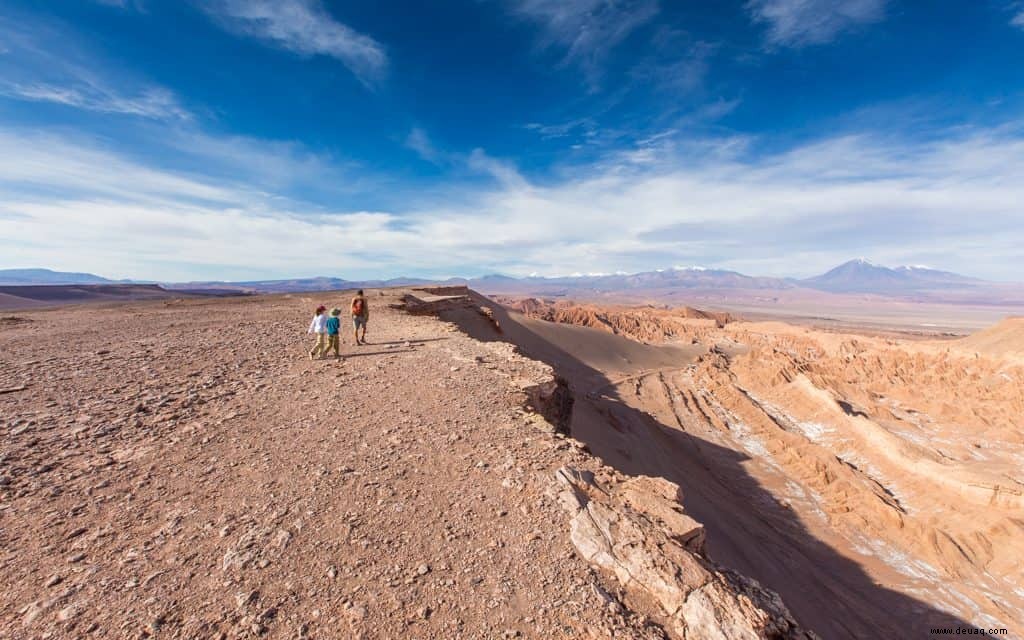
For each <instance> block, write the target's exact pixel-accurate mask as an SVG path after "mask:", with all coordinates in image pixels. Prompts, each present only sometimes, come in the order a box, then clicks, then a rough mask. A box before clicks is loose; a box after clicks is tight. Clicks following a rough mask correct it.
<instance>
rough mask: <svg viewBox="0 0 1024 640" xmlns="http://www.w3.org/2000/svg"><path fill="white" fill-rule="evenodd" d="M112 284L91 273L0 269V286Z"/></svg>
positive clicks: (110, 281)
mask: <svg viewBox="0 0 1024 640" xmlns="http://www.w3.org/2000/svg"><path fill="white" fill-rule="evenodd" d="M112 282H114V281H113V280H108V279H107V278H102V277H100V276H97V275H93V274H91V273H72V272H68V271H51V270H50V269H0V285H7V286H14V285H48V284H109V283H112Z"/></svg>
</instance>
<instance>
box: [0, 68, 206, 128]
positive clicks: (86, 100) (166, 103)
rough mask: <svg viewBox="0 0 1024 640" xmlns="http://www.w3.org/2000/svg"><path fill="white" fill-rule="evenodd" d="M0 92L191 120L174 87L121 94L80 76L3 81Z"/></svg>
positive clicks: (82, 106) (92, 108)
mask: <svg viewBox="0 0 1024 640" xmlns="http://www.w3.org/2000/svg"><path fill="white" fill-rule="evenodd" d="M0 94H2V95H6V96H8V97H12V98H18V99H21V100H29V101H32V102H53V103H56V104H63V105H67V106H69V107H75V108H77V109H86V110H89V111H99V112H103V113H120V114H125V115H133V116H140V117H144V118H153V119H158V120H171V119H179V120H188V119H189V118H191V117H192V114H191V113H189V111H188V110H186V109H185V108H184V107H182V106H181V104H180V103H179V102H178V99H177V97H176V96H175V95H174V93H172V92H171V91H168V90H167V89H163V88H159V87H151V88H148V89H144V90H142V92H141V93H139V94H138V95H133V96H127V95H120V94H118V93H117V92H116V91H115V90H113V89H112V88H110V87H105V86H102V85H98V84H95V83H94V82H89V81H83V79H81V78H80V79H79V80H78V81H77V82H74V81H73V83H72V84H70V85H68V86H60V85H52V84H46V83H33V84H8V85H6V86H2V85H0Z"/></svg>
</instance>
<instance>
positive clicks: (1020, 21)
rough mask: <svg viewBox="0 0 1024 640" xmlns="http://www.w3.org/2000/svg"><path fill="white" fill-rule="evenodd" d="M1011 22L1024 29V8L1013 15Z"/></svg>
mask: <svg viewBox="0 0 1024 640" xmlns="http://www.w3.org/2000/svg"><path fill="white" fill-rule="evenodd" d="M1010 24H1012V25H1013V26H1015V27H1019V28H1021V29H1024V9H1021V10H1020V12H1019V13H1017V15H1015V16H1013V18H1011V19H1010Z"/></svg>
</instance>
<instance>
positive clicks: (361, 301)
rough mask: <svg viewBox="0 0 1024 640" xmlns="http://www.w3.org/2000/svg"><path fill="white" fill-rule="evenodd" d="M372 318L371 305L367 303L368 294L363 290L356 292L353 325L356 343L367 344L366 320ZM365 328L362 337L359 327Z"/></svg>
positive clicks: (353, 306)
mask: <svg viewBox="0 0 1024 640" xmlns="http://www.w3.org/2000/svg"><path fill="white" fill-rule="evenodd" d="M369 319H370V306H369V305H368V304H366V296H364V295H363V290H362V289H360V290H359V291H358V292H356V296H355V297H354V298H352V327H353V329H354V330H355V336H356V345H360V344H366V321H367V320H369ZM360 327H361V328H362V329H363V336H362V338H360V337H359V329H360Z"/></svg>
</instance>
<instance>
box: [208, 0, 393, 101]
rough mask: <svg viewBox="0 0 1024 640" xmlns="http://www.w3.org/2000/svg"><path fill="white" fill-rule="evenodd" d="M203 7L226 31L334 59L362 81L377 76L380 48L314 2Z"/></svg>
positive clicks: (241, 0) (381, 67) (220, 1)
mask: <svg viewBox="0 0 1024 640" xmlns="http://www.w3.org/2000/svg"><path fill="white" fill-rule="evenodd" d="M204 7H205V8H206V10H207V12H208V13H209V14H210V15H212V16H213V17H214V18H216V20H217V22H219V23H220V24H221V25H223V26H224V27H226V28H227V29H228V30H230V31H233V32H235V33H239V34H242V35H247V36H252V37H255V38H259V39H261V40H265V41H267V42H270V43H273V44H274V45H276V46H278V47H281V48H282V49H287V50H289V51H292V52H294V53H297V54H299V55H303V56H314V55H325V56H330V57H333V58H336V59H338V60H340V61H341V62H342V64H344V65H345V66H346V67H348V68H349V70H351V71H352V73H354V74H355V75H356V77H357V78H359V80H360V81H362V82H363V83H364V84H366V85H373V84H375V83H376V82H378V81H380V79H381V78H382V77H383V75H384V73H385V71H386V69H387V64H388V57H387V54H386V53H385V51H384V47H383V46H382V45H381V44H380V43H379V42H377V41H376V40H374V39H373V38H371V37H370V36H368V35H365V34H362V33H359V32H357V31H355V30H354V29H352V28H351V27H349V26H347V25H345V24H342V23H341V22H338V21H337V20H335V19H334V18H333V17H332V16H331V14H330V13H329V12H328V11H327V9H325V8H324V6H323V5H322V4H321V3H320V1H319V0H209V1H208V2H206V3H205V5H204Z"/></svg>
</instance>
